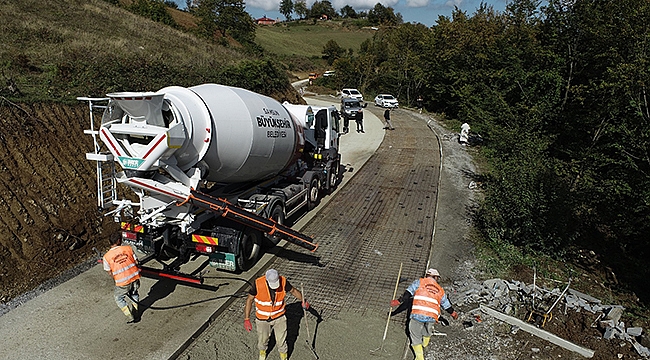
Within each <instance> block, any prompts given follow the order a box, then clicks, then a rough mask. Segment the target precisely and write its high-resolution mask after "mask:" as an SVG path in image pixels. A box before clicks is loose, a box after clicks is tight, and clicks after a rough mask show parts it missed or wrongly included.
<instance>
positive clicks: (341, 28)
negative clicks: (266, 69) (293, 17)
mask: <svg viewBox="0 0 650 360" xmlns="http://www.w3.org/2000/svg"><path fill="white" fill-rule="evenodd" d="M373 35H374V31H373V30H371V29H367V28H357V27H348V26H345V25H344V24H343V23H342V22H338V21H328V22H317V23H316V24H312V23H311V22H308V23H307V22H300V23H298V22H294V23H290V24H278V25H274V26H259V27H258V28H257V32H256V42H257V43H258V44H260V45H261V46H262V47H263V48H264V50H266V51H268V52H271V53H274V54H278V55H284V56H293V55H296V56H305V57H308V58H320V57H321V56H322V55H323V46H324V45H325V43H327V42H328V41H329V40H334V41H336V43H337V44H339V46H341V47H342V48H344V49H353V50H354V52H355V53H357V52H358V51H359V46H360V45H361V43H362V42H364V41H365V40H366V39H370V38H372V36H373Z"/></svg>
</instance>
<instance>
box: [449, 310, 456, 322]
mask: <svg viewBox="0 0 650 360" xmlns="http://www.w3.org/2000/svg"><path fill="white" fill-rule="evenodd" d="M450 315H451V317H452V318H454V320H457V319H458V313H457V312H456V311H454V312H453V313H451V314H450Z"/></svg>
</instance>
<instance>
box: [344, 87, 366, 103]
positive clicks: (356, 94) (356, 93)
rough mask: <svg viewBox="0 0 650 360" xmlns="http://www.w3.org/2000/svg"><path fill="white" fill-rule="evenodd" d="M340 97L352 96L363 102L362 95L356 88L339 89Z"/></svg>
mask: <svg viewBox="0 0 650 360" xmlns="http://www.w3.org/2000/svg"><path fill="white" fill-rule="evenodd" d="M341 98H343V99H345V98H354V99H357V100H359V101H362V102H363V95H361V92H359V90H357V89H343V90H341Z"/></svg>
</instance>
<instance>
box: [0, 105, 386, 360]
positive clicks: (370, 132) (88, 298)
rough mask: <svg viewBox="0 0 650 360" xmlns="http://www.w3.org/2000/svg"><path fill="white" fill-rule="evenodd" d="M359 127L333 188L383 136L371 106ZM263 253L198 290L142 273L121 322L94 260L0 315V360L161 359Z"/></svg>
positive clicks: (197, 327) (209, 277)
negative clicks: (136, 302)
mask: <svg viewBox="0 0 650 360" xmlns="http://www.w3.org/2000/svg"><path fill="white" fill-rule="evenodd" d="M306 100H307V101H308V103H310V104H313V105H317V106H322V105H331V104H334V105H336V104H338V99H336V98H331V100H330V99H327V98H318V99H317V98H315V97H313V98H312V97H307V98H306ZM364 125H365V131H366V132H365V133H363V134H360V133H356V132H354V131H353V132H350V133H349V134H346V135H343V136H342V139H341V153H342V162H341V164H342V165H343V166H345V169H346V172H345V173H343V177H342V183H341V184H340V185H339V189H340V188H341V187H343V186H344V185H345V183H347V182H348V181H349V179H350V178H351V177H352V175H354V174H355V171H356V169H359V168H361V166H362V165H363V164H364V163H365V162H366V161H367V160H368V159H369V158H370V156H371V155H372V154H373V153H374V152H375V150H376V149H377V148H378V146H379V144H380V143H381V141H382V140H383V136H384V131H383V130H382V127H383V125H382V122H381V120H379V119H378V118H377V117H376V116H374V115H372V114H371V112H366V115H365V119H364ZM337 191H338V190H337ZM330 198H331V196H327V197H325V198H324V199H323V201H321V204H320V206H323V205H324V204H326V203H327V202H328V201H329V199H330ZM318 211H319V208H316V209H314V210H313V211H311V212H310V213H308V214H307V215H305V216H304V217H303V218H302V219H301V220H300V221H298V222H297V223H296V224H295V226H294V228H297V229H300V228H301V227H302V226H304V224H305V223H306V222H307V221H308V220H309V219H310V218H311V217H312V216H314V215H315V214H316V213H317V212H318ZM316 241H318V237H316ZM271 256H272V255H268V254H267V255H264V256H263V257H262V259H261V260H260V261H259V262H258V264H257V265H256V266H255V267H254V268H253V269H251V270H249V271H247V272H245V273H243V274H240V275H236V274H230V273H225V272H221V271H217V270H214V269H210V270H209V271H208V272H207V273H206V274H205V285H206V286H205V289H197V288H193V287H189V286H185V285H181V284H178V283H175V282H172V281H166V280H159V281H157V280H153V279H148V278H143V279H142V280H141V283H142V286H141V289H140V298H141V303H142V304H143V306H144V307H145V309H146V310H145V311H144V313H143V315H142V321H141V322H139V323H137V324H126V321H125V317H124V316H123V315H122V313H121V312H120V310H119V309H118V308H117V306H116V305H115V302H114V300H113V282H112V279H111V278H110V277H109V276H108V275H107V274H106V273H105V272H104V270H103V269H102V267H101V266H99V265H98V266H94V267H92V268H91V269H90V270H88V271H86V272H84V273H82V274H80V275H78V276H76V277H74V278H72V279H70V280H69V281H66V282H64V283H63V284H61V285H59V286H56V287H54V288H52V289H50V290H48V291H46V292H44V293H43V294H41V295H39V296H37V297H35V298H33V299H31V300H29V301H27V302H26V303H24V304H23V305H21V306H19V307H17V308H15V309H13V310H11V311H9V312H8V313H6V314H4V315H2V316H0V338H1V339H2V346H1V347H0V359H134V358H137V359H168V358H169V357H170V356H172V355H173V354H175V353H177V352H178V351H179V349H182V348H183V347H184V346H185V344H186V343H187V341H188V339H190V338H192V337H194V336H196V335H197V334H198V333H200V332H201V330H202V329H203V328H205V326H206V324H207V323H209V322H210V320H211V319H212V318H213V317H214V315H215V314H216V313H218V312H219V309H220V308H221V307H223V306H226V305H227V304H229V303H230V301H231V299H232V298H233V295H235V294H238V293H239V292H240V291H241V289H242V288H243V287H244V286H245V285H246V284H247V282H249V281H251V279H253V278H254V277H255V276H256V275H257V274H259V273H261V272H263V270H264V269H265V266H266V264H267V262H268V261H269V260H270V259H271ZM204 265H205V264H204V263H203V259H201V258H199V259H198V260H195V261H193V262H191V263H189V264H186V265H185V266H184V267H183V268H182V269H181V270H182V271H184V272H188V273H191V272H193V271H195V270H197V269H200V268H202V266H204ZM34 266H38V264H34Z"/></svg>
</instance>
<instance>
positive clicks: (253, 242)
mask: <svg viewBox="0 0 650 360" xmlns="http://www.w3.org/2000/svg"><path fill="white" fill-rule="evenodd" d="M261 246H262V233H261V232H259V231H257V230H253V229H246V230H244V233H243V234H242V238H241V241H240V242H239V254H237V268H238V269H239V270H241V271H246V270H248V269H250V268H251V267H253V265H255V262H256V261H257V257H258V256H259V253H260V248H261Z"/></svg>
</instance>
